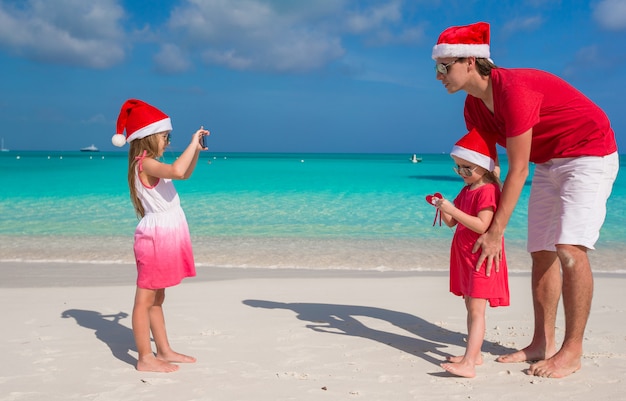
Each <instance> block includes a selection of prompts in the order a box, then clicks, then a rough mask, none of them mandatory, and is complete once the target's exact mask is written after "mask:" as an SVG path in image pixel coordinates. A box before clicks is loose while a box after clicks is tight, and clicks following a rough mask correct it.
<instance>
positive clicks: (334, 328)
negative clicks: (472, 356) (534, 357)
mask: <svg viewBox="0 0 626 401" xmlns="http://www.w3.org/2000/svg"><path fill="white" fill-rule="evenodd" d="M243 303H244V304H245V305H248V306H252V307H255V308H266V309H288V310H292V311H293V312H295V313H296V314H297V318H298V319H300V320H304V321H308V322H310V323H311V324H307V325H306V327H307V328H309V329H311V330H314V331H317V332H321V333H332V334H339V335H346V336H354V337H362V338H368V339H370V340H373V341H377V342H380V343H382V344H385V345H388V346H390V347H394V348H396V349H399V350H401V351H404V352H406V353H409V354H412V355H415V356H417V357H420V358H422V359H424V360H426V361H428V362H430V363H432V364H435V365H439V364H440V363H441V362H442V361H443V360H444V359H445V358H446V357H448V356H452V354H450V353H448V352H445V351H444V350H443V349H445V348H448V346H449V345H456V346H459V347H462V348H465V346H466V345H467V344H466V343H465V340H464V338H465V334H462V333H459V332H456V331H450V330H448V329H445V328H443V327H441V326H438V325H435V324H432V323H430V322H428V321H426V320H424V319H422V318H420V317H417V316H414V315H411V314H409V313H404V312H397V311H392V310H389V309H382V308H376V307H369V306H356V305H334V304H321V303H283V302H273V301H263V300H255V299H248V300H245V301H243ZM358 317H365V318H368V317H369V318H374V319H378V320H381V321H386V322H388V323H390V324H392V325H393V326H396V327H398V328H400V329H402V330H403V331H405V332H406V334H409V335H403V334H396V333H391V332H388V331H383V330H377V329H373V328H370V327H367V326H366V325H365V324H363V323H362V322H360V321H359V319H358ZM513 351H514V350H512V349H509V348H507V347H503V346H501V345H500V344H497V343H494V342H490V341H487V340H485V341H484V343H483V352H490V353H492V354H496V355H501V354H504V353H510V352H513Z"/></svg>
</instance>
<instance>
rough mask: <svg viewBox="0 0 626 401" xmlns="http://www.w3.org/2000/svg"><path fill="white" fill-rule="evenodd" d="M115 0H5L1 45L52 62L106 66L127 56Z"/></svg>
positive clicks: (0, 7) (0, 20) (120, 13)
mask: <svg viewBox="0 0 626 401" xmlns="http://www.w3.org/2000/svg"><path fill="white" fill-rule="evenodd" d="M123 16H124V11H123V9H122V8H121V7H120V6H119V5H118V3H117V1H116V0H90V1H82V0H55V1H46V0H28V1H27V2H25V3H24V4H21V7H19V8H18V7H15V6H14V7H10V6H9V5H8V4H6V3H0V47H1V48H5V49H7V50H8V51H10V52H13V53H15V54H18V55H20V56H22V57H25V58H29V59H33V60H39V61H46V62H51V63H58V64H66V65H79V66H85V67H92V68H106V67H110V66H112V65H114V64H117V63H119V62H120V61H122V60H123V58H124V49H123V47H122V46H121V45H120V42H121V39H122V38H123V32H122V30H121V28H120V26H119V21H120V20H121V19H122V18H123Z"/></svg>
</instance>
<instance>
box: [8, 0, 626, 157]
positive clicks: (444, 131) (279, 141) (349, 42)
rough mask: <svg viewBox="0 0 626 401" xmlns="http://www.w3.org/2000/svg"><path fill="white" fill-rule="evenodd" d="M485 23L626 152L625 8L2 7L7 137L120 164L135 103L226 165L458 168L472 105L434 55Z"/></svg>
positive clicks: (560, 4) (499, 52)
mask: <svg viewBox="0 0 626 401" xmlns="http://www.w3.org/2000/svg"><path fill="white" fill-rule="evenodd" d="M157 5H158V6H157ZM476 21H487V22H489V23H490V24H491V54H492V59H493V60H494V61H495V62H496V64H497V65H499V66H502V67H532V68H539V69H544V70H547V71H550V72H552V73H554V74H557V75H559V76H561V77H563V78H565V79H566V80H568V81H569V82H570V83H572V84H573V85H574V86H576V87H577V88H578V89H580V90H581V91H583V92H584V93H585V94H586V95H587V96H589V97H590V98H591V99H592V100H594V101H595V102H596V103H597V104H599V105H600V106H601V107H602V108H603V109H604V110H605V111H606V113H607V114H608V115H609V118H610V119H611V121H612V124H613V127H614V129H615V131H616V135H617V138H618V145H619V146H620V150H621V151H622V152H623V149H625V148H626V140H625V139H624V133H625V132H626V100H625V98H624V94H623V93H622V92H623V91H624V88H626V0H594V1H566V0H562V1H558V0H498V1H490V0H487V1H472V0H462V1H461V0H446V1H439V0H425V1H421V0H412V1H409V0H404V1H402V0H391V1H375V0H362V1H359V0H309V1H300V0H292V1H290V0H173V1H158V2H157V1H151V0H134V1H132V0H89V1H84V0H21V1H8V0H0V72H1V73H2V77H1V79H0V121H1V122H2V125H3V127H2V132H1V133H0V136H1V137H3V138H4V143H5V147H7V148H9V149H11V150H77V149H79V148H80V147H84V146H87V145H90V144H92V143H93V144H95V145H96V146H98V147H99V148H100V149H101V150H116V149H117V148H115V147H114V146H113V145H112V144H111V140H110V139H111V136H112V135H113V134H114V131H115V121H116V119H117V114H118V112H119V109H120V106H121V104H122V103H123V102H124V100H126V99H128V98H131V97H134V98H139V99H142V100H144V101H147V102H149V103H151V104H153V105H155V106H156V107H158V108H160V109H161V110H163V111H164V112H165V113H167V114H168V115H169V116H170V117H171V118H172V122H173V126H174V131H173V132H172V135H173V137H172V146H173V149H174V150H176V149H182V148H183V147H184V146H185V145H186V144H187V141H188V138H189V136H190V135H191V133H192V132H193V131H195V129H197V128H198V127H199V126H200V125H204V126H205V127H206V128H208V129H209V130H210V131H211V138H210V149H211V150H212V151H215V152H235V151H243V152H374V153H377V152H381V153H418V154H423V153H439V152H448V151H449V150H450V148H451V147H452V145H453V144H454V142H455V141H456V139H458V138H459V137H460V136H461V135H463V134H464V133H465V132H464V130H465V128H464V123H463V113H462V108H463V100H464V97H465V96H464V94H462V93H457V94H454V95H449V94H447V93H446V91H445V90H444V89H443V87H442V86H441V84H440V83H439V82H438V81H437V80H436V79H435V73H434V70H433V64H434V63H433V61H432V59H431V57H430V56H431V50H432V46H433V45H434V44H435V43H436V40H437V37H438V35H439V33H440V32H441V31H442V30H443V29H445V28H446V27H448V26H451V25H465V24H468V23H472V22H476ZM124 149H125V150H126V149H127V148H124Z"/></svg>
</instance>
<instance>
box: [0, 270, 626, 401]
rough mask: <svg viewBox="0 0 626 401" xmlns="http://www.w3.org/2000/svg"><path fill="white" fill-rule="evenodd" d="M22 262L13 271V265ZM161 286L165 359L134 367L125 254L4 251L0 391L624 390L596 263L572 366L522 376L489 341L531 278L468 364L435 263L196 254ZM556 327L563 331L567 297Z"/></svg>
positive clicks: (436, 395)
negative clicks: (291, 264) (216, 259)
mask: <svg viewBox="0 0 626 401" xmlns="http://www.w3.org/2000/svg"><path fill="white" fill-rule="evenodd" d="M20 269H21V270H20ZM198 273H199V274H198V277H196V278H193V279H188V280H186V281H185V282H183V283H182V284H181V285H180V286H177V287H174V288H171V289H168V290H167V292H166V301H165V305H164V307H165V314H166V321H167V325H168V332H169V338H170V342H171V343H172V345H173V347H174V349H175V350H177V351H179V352H183V353H187V354H190V355H194V356H196V357H197V358H198V362H197V363H195V364H185V365H181V369H180V370H179V371H178V372H175V373H170V374H159V373H146V372H138V371H136V370H135V369H134V363H135V357H136V352H135V349H134V348H135V347H134V342H133V338H132V331H131V329H130V316H129V315H130V313H131V311H132V299H133V294H134V285H133V282H134V266H133V265H125V264H124V265H93V264H85V265H80V264H73V265H63V264H54V263H14V262H3V263H0V278H1V280H0V287H2V289H1V290H0V302H1V303H2V305H4V313H3V316H4V318H3V323H2V330H1V331H0V339H1V341H0V354H1V355H2V361H3V363H2V364H0V400H3V401H4V400H6V401H9V400H11V401H13V400H15V401H17V400H20V401H21V400H98V401H103V400H222V401H224V400H255V401H264V400H267V401H269V400H272V401H275V400H299V401H302V400H389V401H392V400H393V401H395V400H481V401H489V400H528V399H531V400H534V401H538V400H555V399H568V400H603V399H614V400H617V399H623V398H624V393H625V392H626V383H625V380H626V324H625V323H624V322H626V312H625V309H626V305H625V304H624V295H623V288H624V285H625V284H626V280H625V278H624V276H623V275H610V274H600V275H596V282H595V289H596V291H595V298H594V303H593V306H592V313H591V318H590V320H589V324H588V327H587V332H586V339H585V353H584V357H583V360H582V370H581V371H579V372H577V373H575V374H573V375H571V376H569V377H566V378H564V379H545V378H537V377H532V376H528V375H526V374H525V373H524V370H525V369H526V368H527V367H528V364H527V363H520V364H500V363H496V362H495V361H494V360H495V358H496V356H497V355H499V354H501V353H504V352H507V351H509V350H510V349H513V348H517V347H521V346H525V345H527V344H528V342H529V341H530V336H531V334H532V324H533V319H532V306H531V298H530V277H529V275H528V274H526V273H519V274H513V275H512V276H511V277H510V284H511V299H512V305H511V306H510V307H507V308H495V309H492V308H490V309H489V310H488V312H487V333H486V338H485V343H484V346H483V356H484V359H485V363H484V364H483V365H482V366H479V367H478V368H477V377H476V378H474V379H464V378H457V377H454V376H451V375H449V374H448V373H446V372H444V371H443V370H442V369H441V368H440V367H439V362H441V361H442V360H443V359H444V358H445V357H446V356H448V355H457V354H462V353H463V351H464V343H463V341H464V337H465V333H466V327H465V310H464V305H463V302H462V300H461V299H460V298H457V297H455V296H453V295H451V294H450V293H448V291H447V288H448V287H447V286H448V282H447V280H448V279H447V275H446V274H445V273H439V272H430V273H425V272H376V271H332V270H329V271H319V270H318V271H316V270H289V269H274V270H272V269H223V268H200V270H199V272H198ZM559 313H560V314H559V319H558V322H557V326H558V328H557V333H558V334H559V336H562V334H563V328H564V325H563V316H562V310H560V311H559Z"/></svg>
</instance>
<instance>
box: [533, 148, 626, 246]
mask: <svg viewBox="0 0 626 401" xmlns="http://www.w3.org/2000/svg"><path fill="white" fill-rule="evenodd" d="M618 169H619V157H618V155H617V153H613V154H611V155H608V156H605V157H593V156H585V157H575V158H563V159H552V160H550V161H548V162H546V163H541V164H537V165H536V166H535V173H534V176H533V180H532V187H531V190H530V200H529V201H528V245H527V249H528V252H537V251H556V247H555V245H556V244H568V245H582V246H584V247H587V248H588V249H595V248H594V245H595V243H596V241H597V240H598V237H599V236H600V227H602V224H603V223H604V219H605V217H606V203H607V199H608V198H609V195H610V194H611V189H612V188H613V183H614V182H615V178H616V177H617V171H618Z"/></svg>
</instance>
